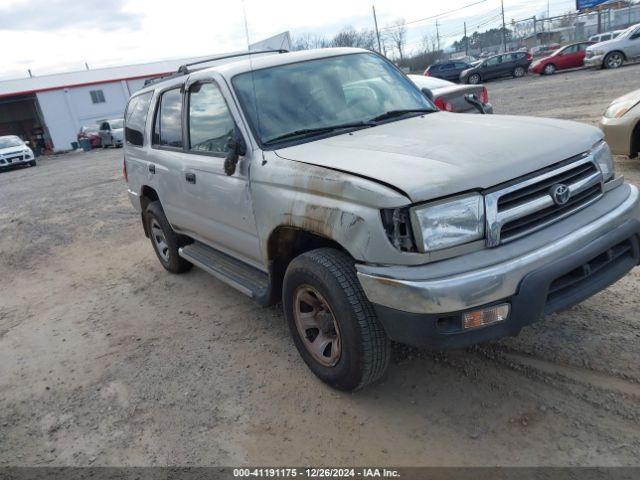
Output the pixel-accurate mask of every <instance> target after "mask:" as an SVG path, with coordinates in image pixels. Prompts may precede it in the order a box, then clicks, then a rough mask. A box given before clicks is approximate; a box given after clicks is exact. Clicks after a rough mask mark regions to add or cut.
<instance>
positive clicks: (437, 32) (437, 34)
mask: <svg viewBox="0 0 640 480" xmlns="http://www.w3.org/2000/svg"><path fill="white" fill-rule="evenodd" d="M436 38H437V39H438V52H439V51H440V28H439V27H438V20H436Z"/></svg>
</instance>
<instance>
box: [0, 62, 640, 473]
mask: <svg viewBox="0 0 640 480" xmlns="http://www.w3.org/2000/svg"><path fill="white" fill-rule="evenodd" d="M639 73H640V66H632V67H626V68H623V69H622V70H620V71H615V72H604V71H581V72H572V73H566V74H562V75H555V76H554V77H551V78H538V77H536V78H526V79H523V80H505V81H501V82H493V83H490V84H489V85H488V86H489V90H490V94H491V100H492V101H493V103H494V105H495V107H496V110H497V111H498V112H500V113H514V114H532V115H539V116H552V117H558V118H566V119H577V120H581V121H585V122H588V123H595V122H597V119H598V117H599V115H600V114H601V113H602V111H603V110H604V108H605V107H606V105H607V104H608V103H609V101H610V100H611V99H613V98H614V97H616V96H618V95H619V94H622V93H624V92H627V91H629V90H632V89H635V88H638V83H637V79H638V74H639ZM535 141H539V139H532V142H535ZM523 148H526V145H523ZM121 167H122V151H121V150H108V151H94V152H91V153H88V154H81V153H73V154H67V155H64V156H59V157H57V158H52V159H45V160H42V161H41V162H40V165H39V166H38V167H37V168H28V169H21V170H15V171H10V172H5V173H1V174H0V279H2V287H1V289H0V299H1V300H0V373H1V375H0V465H50V466H51V465H89V464H91V465H175V464H182V465H230V464H270V465H286V464H296V465H300V464H310V465H367V464H388V465H396V466H402V465H464V466H468V465H527V466H532V465H634V464H635V465H637V464H638V463H640V462H639V460H638V459H639V458H640V408H639V402H640V347H639V344H640V319H639V317H638V312H639V311H640V299H639V298H638V286H639V285H640V278H639V274H640V271H638V270H636V271H634V272H633V273H632V274H630V275H629V276H627V277H626V278H625V279H623V280H622V281H620V282H619V283H617V284H616V285H614V286H613V287H611V288H609V289H608V290H607V291H605V292H603V293H601V294H599V295H597V296H596V297H594V298H592V299H590V300H588V301H586V302H584V303H583V304H581V305H579V306H577V307H575V308H573V309H571V310H570V311H568V312H564V313H562V314H558V315H553V316H551V317H548V318H546V319H545V320H544V321H542V322H540V323H538V324H536V325H534V326H531V327H529V328H526V329H525V330H524V331H523V332H522V334H521V335H520V336H519V337H518V338H513V339H506V340H503V341H500V342H496V343H493V344H490V345H485V346H482V347H476V348H471V349H468V350H461V351H448V352H435V351H428V350H413V349H406V348H400V347H398V348H396V351H395V355H394V357H395V358H394V360H393V362H392V365H391V368H390V371H389V375H388V377H387V380H386V381H385V382H384V383H383V384H382V385H379V386H377V387H374V388H369V389H367V390H365V391H362V392H359V393H357V394H353V395H349V394H343V393H338V392H335V391H332V390H330V389H329V388H327V387H325V386H324V385H323V384H321V383H320V382H319V381H318V380H316V379H315V377H313V375H312V374H311V373H310V372H309V371H308V370H307V368H306V367H305V366H304V364H303V362H302V361H301V360H300V359H299V358H298V354H297V352H296V351H295V348H294V346H293V344H292V342H291V340H290V338H289V334H288V332H287V330H286V326H285V323H284V320H283V316H282V314H281V312H280V310H279V308H278V307H274V308H267V309H262V308H259V307H257V306H255V305H254V304H253V303H252V302H251V301H250V300H249V299H248V298H246V297H244V296H243V295H242V294H240V293H237V292H236V291H235V290H233V289H231V288H230V287H227V286H226V285H224V284H222V283H220V282H219V281H217V280H215V279H214V278H212V277H210V276H208V275H207V274H205V273H204V272H202V271H200V270H197V269H194V270H193V271H192V272H190V273H188V274H186V275H182V276H175V275H170V274H168V273H166V272H165V271H164V270H162V268H161V267H160V264H159V263H158V261H157V260H156V258H155V256H154V253H153V251H152V249H151V246H150V244H149V243H148V240H147V239H146V238H145V237H144V235H143V233H142V228H141V226H140V225H139V219H138V218H137V217H136V215H135V214H134V213H133V210H132V209H131V207H130V205H129V203H128V200H127V198H126V194H125V192H126V189H125V184H124V182H123V180H122V176H121ZM618 169H619V170H621V171H623V172H624V173H625V175H627V177H628V178H629V179H631V181H633V182H635V183H637V184H638V183H640V161H630V160H624V159H619V161H618Z"/></svg>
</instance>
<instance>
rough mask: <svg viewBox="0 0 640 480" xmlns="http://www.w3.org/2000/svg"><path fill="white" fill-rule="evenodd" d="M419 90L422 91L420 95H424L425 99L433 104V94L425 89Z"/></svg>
mask: <svg viewBox="0 0 640 480" xmlns="http://www.w3.org/2000/svg"><path fill="white" fill-rule="evenodd" d="M420 90H422V93H424V96H425V97H427V98H428V99H429V100H431V101H432V102H433V100H434V98H435V97H434V96H433V92H432V91H431V90H430V89H428V88H427V87H424V88H421V89H420Z"/></svg>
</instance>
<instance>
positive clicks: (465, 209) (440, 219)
mask: <svg viewBox="0 0 640 480" xmlns="http://www.w3.org/2000/svg"><path fill="white" fill-rule="evenodd" d="M411 222H412V225H413V231H414V235H415V237H416V243H417V245H418V249H419V250H421V251H423V252H431V251H434V250H441V249H443V248H449V247H455V246H457V245H463V244H465V243H469V242H473V241H474V240H481V239H482V238H484V198H483V197H482V195H479V194H472V195H466V196H464V197H457V198H454V199H449V200H443V201H441V202H436V203H431V204H427V205H420V206H418V207H414V208H412V209H411Z"/></svg>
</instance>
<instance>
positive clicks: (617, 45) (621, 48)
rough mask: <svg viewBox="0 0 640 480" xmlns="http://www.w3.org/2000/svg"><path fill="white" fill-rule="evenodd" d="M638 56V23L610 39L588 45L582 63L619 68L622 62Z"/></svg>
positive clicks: (639, 41)
mask: <svg viewBox="0 0 640 480" xmlns="http://www.w3.org/2000/svg"><path fill="white" fill-rule="evenodd" d="M638 57H640V23H639V24H636V25H632V26H631V27H629V28H627V29H626V30H624V31H623V32H622V33H620V35H618V36H617V37H616V38H614V39H612V40H607V41H606V42H600V43H596V44H595V45H591V46H590V47H588V48H587V53H586V56H585V58H584V65H585V66H587V67H600V68H620V67H621V66H622V65H623V64H624V62H626V61H628V60H633V59H636V58H638Z"/></svg>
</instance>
